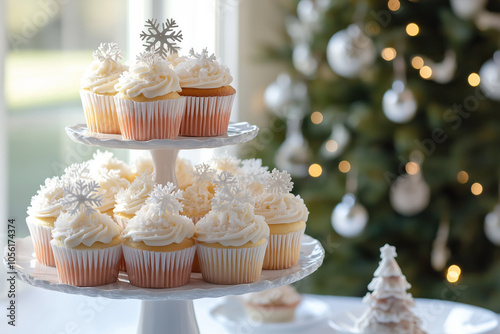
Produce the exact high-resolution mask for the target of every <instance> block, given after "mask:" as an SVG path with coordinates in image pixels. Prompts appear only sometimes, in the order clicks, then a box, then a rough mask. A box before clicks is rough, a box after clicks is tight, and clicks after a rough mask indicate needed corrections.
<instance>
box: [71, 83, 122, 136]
mask: <svg viewBox="0 0 500 334" xmlns="http://www.w3.org/2000/svg"><path fill="white" fill-rule="evenodd" d="M80 97H81V99H82V105H83V112H84V113H85V120H86V121H87V128H88V129H89V130H90V131H93V132H98V133H114V134H119V133H120V125H119V123H118V115H117V113H116V107H115V101H114V96H111V95H99V94H95V93H92V92H89V91H86V90H83V89H82V90H80Z"/></svg>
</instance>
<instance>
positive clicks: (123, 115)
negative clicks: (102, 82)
mask: <svg viewBox="0 0 500 334" xmlns="http://www.w3.org/2000/svg"><path fill="white" fill-rule="evenodd" d="M115 104H116V110H117V113H118V122H119V124H120V130H121V133H122V136H123V138H125V139H133V140H151V139H173V138H176V137H177V136H178V135H179V129H180V126H181V121H182V116H183V115H184V108H185V105H186V98H185V97H180V98H177V99H168V100H158V101H152V102H136V101H133V100H125V99H121V98H118V97H115Z"/></svg>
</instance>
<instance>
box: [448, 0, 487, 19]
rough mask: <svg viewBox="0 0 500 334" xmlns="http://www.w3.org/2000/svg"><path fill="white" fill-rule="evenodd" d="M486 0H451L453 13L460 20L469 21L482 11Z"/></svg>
mask: <svg viewBox="0 0 500 334" xmlns="http://www.w3.org/2000/svg"><path fill="white" fill-rule="evenodd" d="M486 1H487V0H451V8H452V9H453V12H454V13H455V14H456V15H457V16H458V17H460V18H462V19H466V20H467V19H471V18H473V17H474V16H476V15H477V14H478V13H479V12H481V10H483V9H484V6H485V5H486Z"/></svg>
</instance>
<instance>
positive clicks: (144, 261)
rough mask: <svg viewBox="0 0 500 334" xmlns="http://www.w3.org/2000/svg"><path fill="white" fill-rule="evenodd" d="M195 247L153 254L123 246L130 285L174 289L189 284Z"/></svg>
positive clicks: (152, 252)
mask: <svg viewBox="0 0 500 334" xmlns="http://www.w3.org/2000/svg"><path fill="white" fill-rule="evenodd" d="M195 251H196V245H194V246H192V247H189V248H185V249H182V250H179V251H174V252H154V251H147V250H142V249H136V248H131V247H128V246H125V245H123V254H124V256H125V263H126V266H127V274H128V277H129V280H130V283H131V284H133V285H136V286H139V287H143V288H174V287H178V286H182V285H186V284H188V283H189V278H190V276H191V266H192V265H193V258H194V253H195Z"/></svg>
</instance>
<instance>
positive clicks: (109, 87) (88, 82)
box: [81, 58, 127, 94]
mask: <svg viewBox="0 0 500 334" xmlns="http://www.w3.org/2000/svg"><path fill="white" fill-rule="evenodd" d="M126 70H127V67H126V66H125V65H123V64H121V63H119V62H117V61H116V60H113V59H110V58H106V59H104V60H103V61H101V60H99V59H95V60H94V61H93V62H92V63H91V64H90V65H89V66H88V67H87V69H86V71H85V74H84V75H83V78H82V80H81V87H82V89H86V90H90V91H91V92H93V93H99V94H115V93H116V90H115V85H116V84H117V83H118V79H119V78H120V75H121V74H122V73H123V72H124V71H126Z"/></svg>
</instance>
